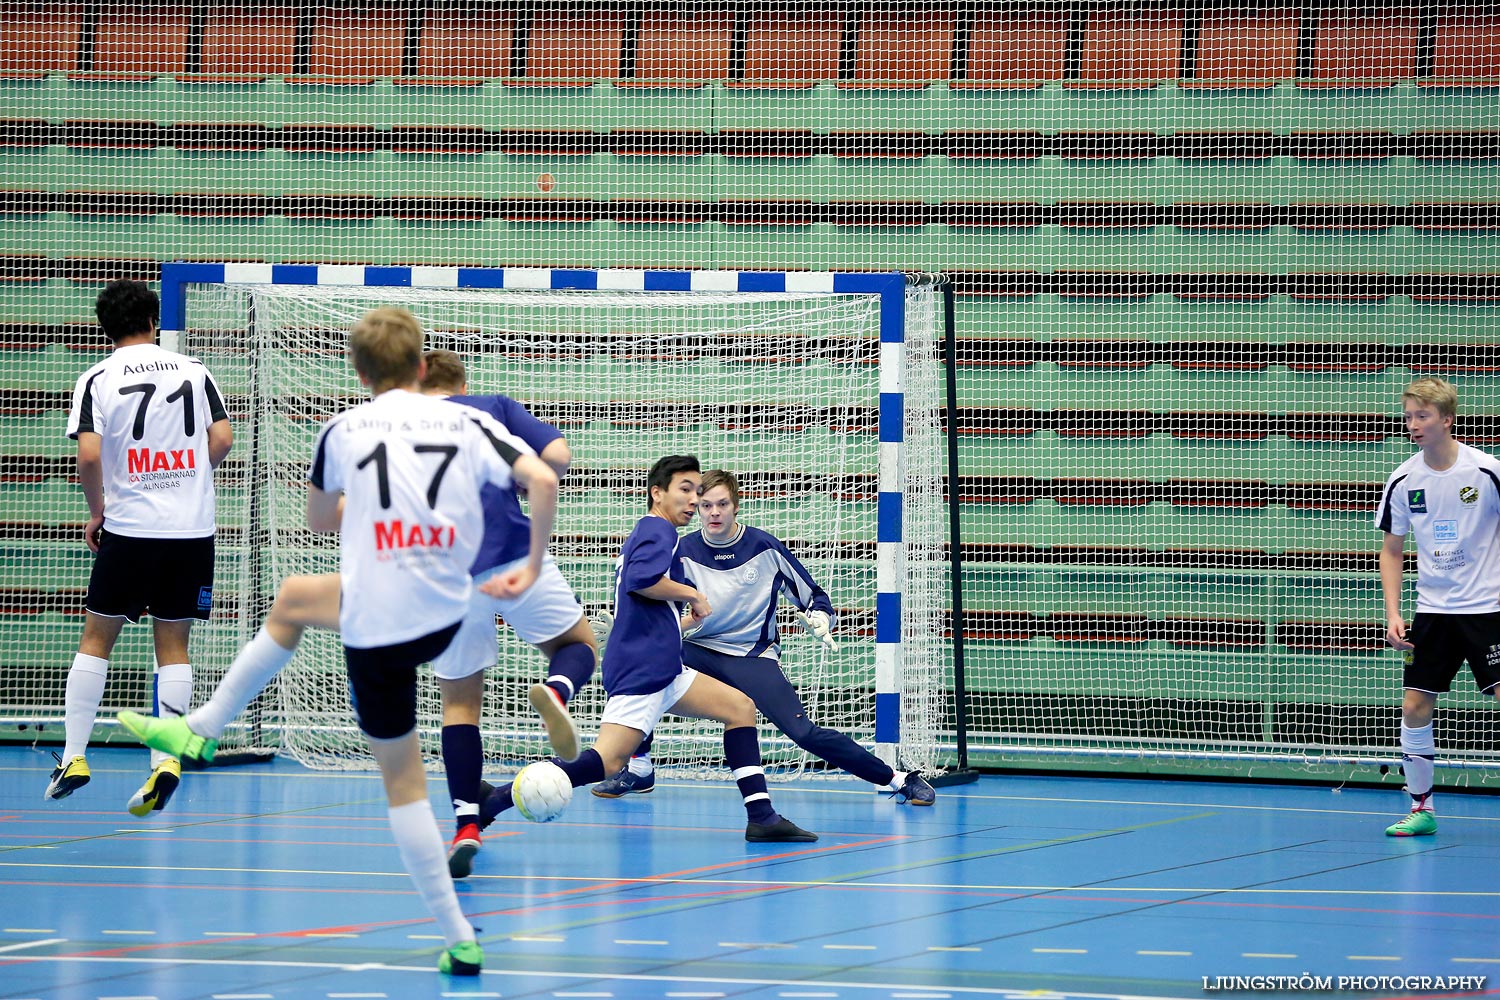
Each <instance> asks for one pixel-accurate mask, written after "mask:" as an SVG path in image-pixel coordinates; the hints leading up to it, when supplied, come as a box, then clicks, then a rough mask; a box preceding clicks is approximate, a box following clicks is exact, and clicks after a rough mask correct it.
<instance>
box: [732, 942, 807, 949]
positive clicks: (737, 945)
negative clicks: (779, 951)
mask: <svg viewBox="0 0 1500 1000" xmlns="http://www.w3.org/2000/svg"><path fill="white" fill-rule="evenodd" d="M719 947H720V948H795V947H797V946H796V945H794V944H784V943H782V942H780V941H720V942H719Z"/></svg>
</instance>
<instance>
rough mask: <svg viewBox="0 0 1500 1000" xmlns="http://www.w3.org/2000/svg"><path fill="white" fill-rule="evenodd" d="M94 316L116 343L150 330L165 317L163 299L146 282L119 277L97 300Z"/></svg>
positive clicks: (105, 287)
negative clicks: (162, 311)
mask: <svg viewBox="0 0 1500 1000" xmlns="http://www.w3.org/2000/svg"><path fill="white" fill-rule="evenodd" d="M94 315H96V316H98V317H99V326H100V327H101V328H102V329H103V330H104V335H105V336H106V337H108V338H109V342H110V343H111V344H113V343H115V342H116V341H119V340H121V339H123V338H125V337H130V336H134V335H135V334H138V333H150V332H151V330H152V328H154V327H155V326H156V323H157V321H158V320H159V319H160V318H161V299H159V298H157V297H156V293H155V292H153V291H152V290H151V286H150V285H148V284H146V283H145V282H144V281H131V280H130V279H128V278H116V279H115V280H114V281H111V282H110V283H109V284H107V285H105V286H104V291H102V292H100V293H99V297H98V298H97V299H95V300H94Z"/></svg>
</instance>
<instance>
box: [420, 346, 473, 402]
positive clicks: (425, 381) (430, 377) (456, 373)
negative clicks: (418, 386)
mask: <svg viewBox="0 0 1500 1000" xmlns="http://www.w3.org/2000/svg"><path fill="white" fill-rule="evenodd" d="M422 360H423V361H425V362H427V374H426V375H423V376H422V390H423V391H424V392H426V391H427V390H429V389H439V390H441V391H443V392H449V393H458V392H463V391H464V386H465V385H467V384H468V381H469V377H468V374H467V373H466V372H465V371H464V359H463V358H461V357H459V356H458V355H457V354H454V353H453V352H452V351H444V350H433V351H428V352H427V353H426V354H424V355H422Z"/></svg>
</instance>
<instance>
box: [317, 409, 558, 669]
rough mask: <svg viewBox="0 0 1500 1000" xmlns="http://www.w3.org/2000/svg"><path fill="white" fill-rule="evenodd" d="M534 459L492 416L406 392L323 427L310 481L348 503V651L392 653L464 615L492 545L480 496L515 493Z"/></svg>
mask: <svg viewBox="0 0 1500 1000" xmlns="http://www.w3.org/2000/svg"><path fill="white" fill-rule="evenodd" d="M522 454H532V451H531V449H530V448H529V447H527V445H526V443H525V442H523V441H522V440H521V439H520V438H517V437H516V436H514V435H513V434H511V433H510V432H509V431H507V430H506V429H505V427H504V426H502V425H501V424H500V423H499V422H498V421H496V420H495V419H494V418H492V417H490V416H489V415H488V414H485V413H481V412H480V411H478V410H475V409H473V408H472V407H468V406H460V405H459V404H457V403H450V402H448V401H447V400H445V399H438V398H435V397H431V396H423V395H420V394H418V393H414V392H408V391H406V390H404V389H390V390H388V391H386V392H383V393H381V394H380V395H379V396H376V397H375V398H374V399H372V400H370V401H369V402H368V403H361V404H360V405H358V406H356V407H353V408H352V409H350V410H346V411H345V412H343V413H341V414H339V415H338V416H336V417H334V418H333V419H332V420H330V421H328V423H327V424H325V425H324V426H323V429H322V431H320V432H319V434H318V441H317V445H316V447H315V449H314V452H313V461H312V466H311V468H309V469H308V473H307V479H308V481H309V482H310V483H312V484H313V485H314V486H316V487H317V488H318V489H320V490H324V491H326V492H329V493H338V492H342V493H343V494H344V512H343V520H342V523H341V526H340V529H339V530H340V538H339V575H340V576H341V578H342V590H343V599H342V602H341V604H340V607H339V629H340V631H341V632H342V633H343V637H344V645H346V646H353V647H355V648H370V647H374V646H389V645H393V644H395V643H400V642H406V641H407V640H410V639H416V638H418V637H420V636H424V635H427V634H428V633H430V632H433V631H435V630H437V629H440V628H442V627H444V626H445V625H451V624H453V623H454V622H456V621H458V620H459V619H460V618H462V617H463V615H464V609H465V607H466V605H467V604H468V601H469V592H470V588H471V587H472V580H471V578H470V576H469V566H470V564H471V563H472V562H473V561H474V553H475V552H476V551H477V550H478V548H479V542H480V539H481V538H482V537H483V535H484V510H483V507H482V505H481V504H480V502H479V491H480V489H481V487H483V486H484V485H485V484H486V483H493V484H494V485H495V486H498V487H500V488H501V489H509V488H511V466H512V465H513V464H514V463H515V461H516V459H517V458H518V457H519V456H520V455H522Z"/></svg>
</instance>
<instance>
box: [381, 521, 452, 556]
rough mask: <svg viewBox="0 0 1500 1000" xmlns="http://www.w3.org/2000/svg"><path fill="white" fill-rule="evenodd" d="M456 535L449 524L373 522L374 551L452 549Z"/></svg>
mask: <svg viewBox="0 0 1500 1000" xmlns="http://www.w3.org/2000/svg"><path fill="white" fill-rule="evenodd" d="M457 535H458V533H457V532H456V531H455V530H454V527H453V525H451V524H446V525H445V524H416V523H412V524H407V523H406V522H405V521H401V520H395V521H376V522H375V551H376V552H390V551H392V550H395V549H447V548H452V546H453V542H454V540H455V539H456V538H457Z"/></svg>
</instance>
